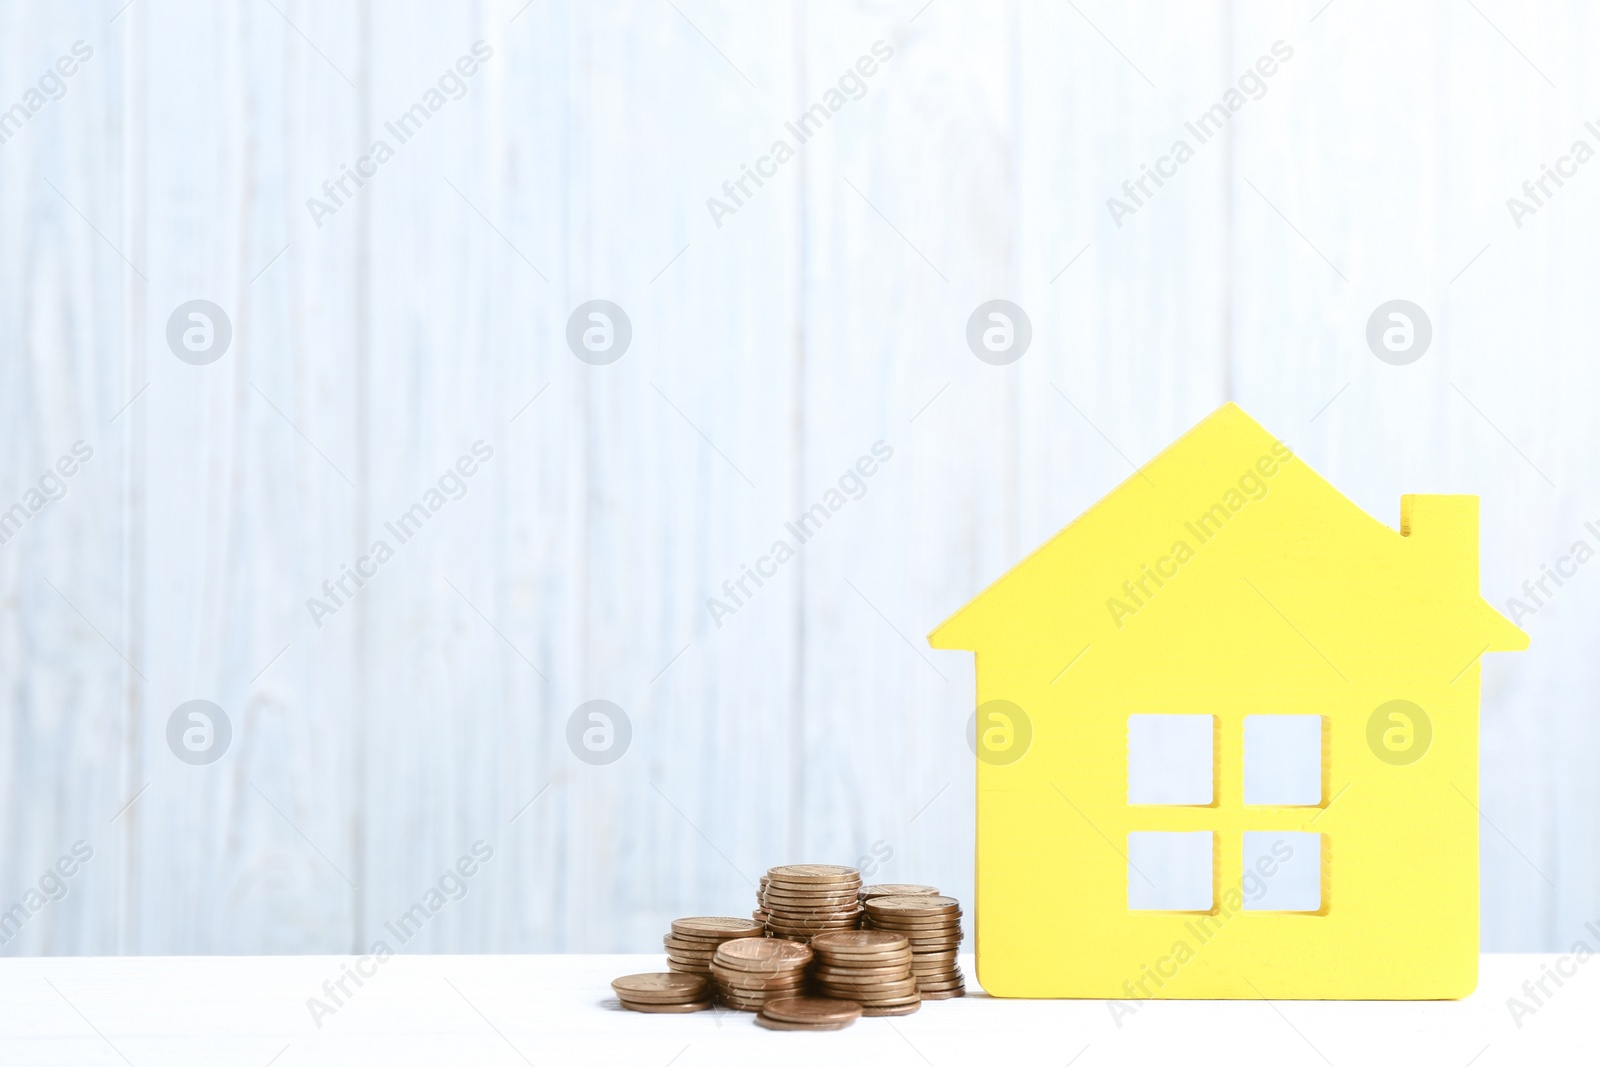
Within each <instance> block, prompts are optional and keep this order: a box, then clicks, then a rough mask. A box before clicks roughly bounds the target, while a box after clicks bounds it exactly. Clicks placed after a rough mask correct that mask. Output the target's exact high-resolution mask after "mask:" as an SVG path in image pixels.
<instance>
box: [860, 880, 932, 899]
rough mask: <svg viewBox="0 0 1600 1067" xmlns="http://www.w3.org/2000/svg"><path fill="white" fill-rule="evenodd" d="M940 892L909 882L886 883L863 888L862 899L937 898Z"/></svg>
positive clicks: (930, 887) (927, 886) (928, 886)
mask: <svg viewBox="0 0 1600 1067" xmlns="http://www.w3.org/2000/svg"><path fill="white" fill-rule="evenodd" d="M938 895H939V891H938V890H937V889H935V888H934V887H933V886H931V885H912V884H911V883H909V882H886V883H884V884H882V885H864V886H862V887H861V899H862V900H866V899H867V898H868V897H936V896H938Z"/></svg>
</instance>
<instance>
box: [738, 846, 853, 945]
mask: <svg viewBox="0 0 1600 1067" xmlns="http://www.w3.org/2000/svg"><path fill="white" fill-rule="evenodd" d="M860 891H861V872H860V871H858V870H856V869H855V868H854V867H837V866H834V865H833V864H828V863H792V864H789V865H788V866H785V867H774V868H772V869H771V870H769V871H768V872H767V876H766V879H765V880H764V887H763V888H762V890H761V906H762V908H763V910H765V911H766V913H767V932H768V933H769V934H771V935H772V936H773V937H783V938H788V939H789V940H790V941H806V940H809V939H810V938H811V937H812V936H813V935H815V934H821V933H826V932H828V931H831V930H853V929H855V928H856V927H857V926H859V925H860V923H861V900H860V897H859V893H860Z"/></svg>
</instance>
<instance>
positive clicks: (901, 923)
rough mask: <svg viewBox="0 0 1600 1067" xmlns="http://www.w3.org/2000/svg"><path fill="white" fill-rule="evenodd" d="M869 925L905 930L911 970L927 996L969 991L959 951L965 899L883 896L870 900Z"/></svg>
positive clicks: (898, 931) (934, 997) (945, 996)
mask: <svg viewBox="0 0 1600 1067" xmlns="http://www.w3.org/2000/svg"><path fill="white" fill-rule="evenodd" d="M866 911H867V916H866V924H867V926H868V928H870V929H874V930H883V931H887V932H891V933H896V934H902V935H904V936H905V937H906V938H908V939H909V940H910V942H911V953H912V955H911V973H912V974H913V975H915V976H916V979H917V987H918V988H919V989H920V990H921V991H922V999H923V1000H947V999H949V998H950V997H959V996H961V995H962V994H964V993H965V992H966V985H965V983H964V982H963V981H962V978H961V966H960V964H958V963H957V962H956V952H957V950H958V948H959V946H960V945H961V902H960V901H958V900H956V898H955V897H946V896H938V895H934V896H929V895H926V894H924V895H920V896H883V897H870V898H868V899H867V901H866Z"/></svg>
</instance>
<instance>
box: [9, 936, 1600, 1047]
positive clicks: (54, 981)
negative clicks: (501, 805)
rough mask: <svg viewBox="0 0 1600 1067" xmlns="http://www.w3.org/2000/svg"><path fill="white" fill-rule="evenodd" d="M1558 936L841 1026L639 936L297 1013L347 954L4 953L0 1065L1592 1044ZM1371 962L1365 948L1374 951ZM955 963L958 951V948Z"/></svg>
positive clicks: (428, 976)
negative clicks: (1208, 995)
mask: <svg viewBox="0 0 1600 1067" xmlns="http://www.w3.org/2000/svg"><path fill="white" fill-rule="evenodd" d="M1559 959H1561V957H1557V956H1534V955H1493V956H1485V957H1484V959H1483V968H1482V979H1481V981H1480V983H1479V987H1478V992H1477V993H1476V994H1475V995H1474V996H1472V997H1471V998H1469V999H1467V1000H1464V1001H1456V1002H1434V1003H1416V1004H1397V1003H1376V1002H1357V1003H1322V1002H1315V1003H1304V1002H1301V1003H1296V1002H1280V1003H1262V1002H1234V1003H1228V1002H1216V1001H1197V1002H1181V1003H1161V1004H1152V1005H1146V1006H1144V1007H1141V1008H1140V1009H1139V1010H1138V1011H1137V1012H1136V1013H1135V1014H1133V1015H1131V1016H1128V1017H1125V1018H1122V1019H1121V1020H1120V1023H1121V1025H1120V1027H1119V1026H1118V1021H1117V1020H1114V1019H1113V1018H1112V1014H1111V1011H1110V1010H1109V1007H1108V1005H1107V1003H1106V1002H1104V1001H1017V1000H996V999H991V998H989V997H986V996H983V995H981V994H976V995H969V996H967V997H966V998H964V999H959V1000H949V1001H939V1002H932V1003H928V1004H925V1005H923V1008H922V1010H921V1011H920V1012H918V1013H917V1014H915V1015H912V1016H908V1017H902V1018H895V1019H861V1020H859V1021H858V1022H856V1023H855V1024H854V1025H853V1026H851V1027H850V1028H848V1029H846V1030H843V1031H839V1032H836V1033H822V1034H794V1033H776V1032H771V1031H767V1030H764V1029H761V1028H760V1027H757V1026H756V1025H755V1024H754V1023H753V1022H752V1021H751V1020H752V1017H751V1016H750V1015H748V1014H744V1013H738V1012H734V1013H728V1012H721V1011H716V1012H701V1013H698V1014H694V1015H639V1014H635V1013H633V1012H628V1011H624V1010H622V1009H621V1008H620V1007H619V1006H618V1005H617V1002H616V1001H615V999H614V998H613V997H612V995H611V990H610V987H609V985H608V983H609V981H610V980H611V979H612V978H613V977H616V976H618V975H622V974H628V973H632V972H635V971H645V970H659V969H661V966H662V962H663V959H662V957H661V956H659V955H648V956H401V957H395V958H392V959H390V960H388V961H387V962H385V963H383V964H382V965H381V966H378V967H377V968H376V971H377V973H376V974H375V975H373V976H372V977H370V978H366V979H364V983H365V984H364V985H363V986H361V987H360V988H357V987H356V986H355V985H354V983H353V982H351V981H349V980H348V979H347V980H346V987H347V988H348V989H351V990H352V991H353V995H352V996H350V997H348V998H345V997H343V996H342V995H341V999H342V1000H343V1001H344V1003H343V1005H342V1006H340V1007H338V1008H337V1010H336V1011H335V1012H334V1013H333V1014H332V1015H329V1016H327V1017H325V1018H323V1019H322V1020H321V1023H322V1025H321V1026H320V1028H319V1027H318V1026H317V1025H316V1023H315V1022H313V1020H312V1017H311V1013H310V1011H309V1010H308V1008H307V1005H306V1001H307V999H308V998H310V997H312V996H325V994H324V993H323V990H322V984H323V982H325V981H328V980H333V979H337V978H339V977H340V975H341V974H342V973H343V971H344V969H345V968H346V967H348V966H350V965H352V964H353V962H354V961H353V960H352V959H351V958H350V957H337V956H259V957H145V958H138V957H127V958H92V957H91V958H56V959H50V958H29V959H7V960H3V961H0V1064H5V1065H7V1067H22V1065H34V1064H70V1065H72V1067H94V1065H97V1064H107V1065H115V1064H123V1063H127V1064H132V1065H134V1067H146V1065H150V1067H157V1065H159V1067H181V1065H188V1064H204V1065H207V1067H214V1065H224V1064H241V1065H248V1067H265V1065H267V1064H269V1063H270V1064H272V1065H273V1067H293V1065H300V1064H339V1065H350V1064H413V1063H415V1064H424V1063H425V1064H466V1063H471V1064H488V1065H494V1064H508V1065H514V1064H520V1063H524V1062H527V1063H534V1064H540V1065H543V1064H550V1063H559V1064H568V1063H592V1064H619V1063H628V1064H647V1065H655V1067H666V1065H667V1064H672V1065H674V1067H688V1065H691V1064H702V1063H758V1062H759V1063H815V1062H817V1057H818V1056H819V1055H824V1056H827V1057H828V1058H830V1059H832V1060H833V1061H834V1062H838V1063H861V1062H873V1063H885V1064H889V1063H893V1064H910V1065H916V1067H926V1065H928V1064H935V1065H944V1064H962V1063H975V1064H1000V1063H1004V1064H1011V1063H1054V1064H1065V1063H1069V1062H1071V1063H1075V1064H1077V1065H1079V1067H1089V1065H1093V1064H1124V1063H1166V1064H1183V1063H1191V1062H1195V1063H1224V1062H1228V1063H1234V1064H1239V1063H1269V1062H1270V1063H1273V1064H1318V1065H1322V1064H1329V1063H1331V1064H1339V1065H1344V1064H1360V1065H1362V1067H1371V1065H1373V1064H1387V1063H1396V1064H1401V1063H1403V1064H1448V1065H1465V1064H1468V1063H1471V1064H1473V1065H1474V1067H1484V1065H1488V1064H1526V1063H1538V1062H1563V1063H1576V1062H1595V1059H1594V1057H1595V1051H1594V1050H1595V1048H1596V1045H1597V1041H1596V1032H1595V1029H1594V1019H1595V1018H1596V1015H1597V1008H1600V962H1596V961H1589V962H1587V963H1584V964H1577V965H1574V961H1571V960H1570V959H1569V961H1568V962H1567V963H1566V964H1565V965H1564V966H1565V968H1566V969H1568V970H1575V972H1576V973H1575V975H1574V976H1573V977H1570V978H1565V979H1563V981H1564V983H1565V984H1564V985H1563V986H1562V987H1561V988H1559V989H1558V988H1557V987H1556V986H1555V984H1554V982H1553V981H1548V980H1547V983H1546V986H1547V989H1549V990H1550V991H1551V992H1552V993H1554V996H1552V997H1549V998H1548V999H1546V1000H1545V1003H1544V1005H1543V1006H1542V1007H1539V1008H1538V1010H1537V1011H1536V1012H1535V1013H1534V1014H1532V1015H1529V1016H1525V1017H1523V1018H1522V1019H1521V1023H1522V1025H1521V1026H1520V1027H1518V1026H1517V1023H1516V1021H1515V1020H1513V1018H1512V1016H1511V1014H1510V1012H1509V1010H1508V1009H1507V1006H1506V1000H1507V998H1508V997H1510V996H1512V995H1517V996H1522V995H1523V994H1522V991H1521V986H1522V983H1523V982H1524V981H1526V980H1529V979H1534V980H1537V979H1538V978H1539V977H1540V976H1541V975H1542V974H1543V973H1544V969H1543V968H1544V965H1548V966H1550V967H1552V968H1553V967H1554V966H1555V965H1556V963H1557V961H1558V960H1559ZM1375 965H1381V961H1377V962H1375ZM964 967H965V968H966V970H967V973H968V975H969V978H970V975H971V960H970V958H969V959H966V960H964Z"/></svg>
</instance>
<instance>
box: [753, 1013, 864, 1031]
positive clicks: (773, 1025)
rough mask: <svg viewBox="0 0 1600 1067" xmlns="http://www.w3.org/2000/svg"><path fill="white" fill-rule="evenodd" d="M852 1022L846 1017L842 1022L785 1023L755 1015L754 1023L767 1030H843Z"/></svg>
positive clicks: (780, 1020) (852, 1020)
mask: <svg viewBox="0 0 1600 1067" xmlns="http://www.w3.org/2000/svg"><path fill="white" fill-rule="evenodd" d="M853 1022H855V1020H854V1019H846V1020H845V1021H844V1022H842V1023H786V1022H784V1021H783V1020H782V1019H773V1018H769V1017H768V1016H765V1015H757V1016H756V1025H757V1026H761V1027H765V1028H766V1029H768V1030H843V1029H844V1028H845V1027H847V1026H849V1025H850V1024H851V1023H853Z"/></svg>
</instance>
